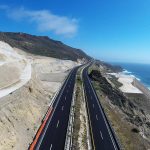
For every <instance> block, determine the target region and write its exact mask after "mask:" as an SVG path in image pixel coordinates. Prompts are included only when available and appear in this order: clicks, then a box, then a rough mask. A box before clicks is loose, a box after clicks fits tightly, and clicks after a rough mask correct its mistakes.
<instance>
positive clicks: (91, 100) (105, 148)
mask: <svg viewBox="0 0 150 150" xmlns="http://www.w3.org/2000/svg"><path fill="white" fill-rule="evenodd" d="M87 70H88V67H86V68H85V69H84V70H83V73H82V78H83V84H84V91H85V95H86V102H87V109H88V115H89V116H88V117H89V123H90V130H91V139H92V146H93V149H95V150H100V149H102V150H119V149H120V147H119V146H118V143H116V139H114V136H113V133H112V132H111V129H110V127H109V125H108V122H107V120H106V118H105V115H104V113H103V110H102V107H101V105H100V102H99V100H98V97H97V95H96V92H95V91H94V89H93V86H92V84H91V81H90V79H89V77H88V74H87Z"/></svg>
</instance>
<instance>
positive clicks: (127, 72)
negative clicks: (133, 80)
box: [123, 69, 132, 74]
mask: <svg viewBox="0 0 150 150" xmlns="http://www.w3.org/2000/svg"><path fill="white" fill-rule="evenodd" d="M123 73H125V74H132V72H131V71H128V70H126V69H124V70H123Z"/></svg>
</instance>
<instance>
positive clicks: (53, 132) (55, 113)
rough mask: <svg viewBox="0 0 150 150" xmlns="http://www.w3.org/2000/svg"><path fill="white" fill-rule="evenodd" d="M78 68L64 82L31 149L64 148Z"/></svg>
mask: <svg viewBox="0 0 150 150" xmlns="http://www.w3.org/2000/svg"><path fill="white" fill-rule="evenodd" d="M78 68H79V67H75V68H74V69H73V70H72V71H71V72H70V74H69V76H68V78H67V79H66V81H65V82H64V84H63V86H62V88H61V90H60V92H59V93H58V95H57V97H56V99H55V101H54V103H53V106H52V113H51V115H50V117H49V118H48V121H47V122H46V125H44V129H43V131H42V133H41V135H40V136H39V138H38V140H37V142H36V144H35V145H33V144H32V146H31V147H30V148H29V150H63V149H64V145H65V139H66V133H67V127H68V121H69V114H70V107H71V102H72V96H73V91H74V85H75V78H76V72H77V70H78Z"/></svg>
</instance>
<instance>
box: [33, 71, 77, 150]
mask: <svg viewBox="0 0 150 150" xmlns="http://www.w3.org/2000/svg"><path fill="white" fill-rule="evenodd" d="M74 69H75V68H73V69H72V70H71V72H70V74H69V76H68V78H67V80H66V82H65V84H64V86H63V89H62V91H61V94H60V95H59V98H58V101H57V103H56V105H55V108H54V111H53V113H52V116H51V118H50V120H49V122H48V123H47V125H46V128H45V130H44V132H43V134H42V135H41V138H40V141H39V144H38V145H37V148H36V150H39V148H40V146H41V144H42V141H43V138H44V136H45V134H46V131H47V129H48V126H49V124H50V122H51V120H52V118H53V115H54V112H55V110H56V108H57V105H58V103H59V101H60V97H61V95H62V94H63V91H64V89H65V87H66V85H67V83H68V80H69V78H70V76H71V75H72V72H73V70H74Z"/></svg>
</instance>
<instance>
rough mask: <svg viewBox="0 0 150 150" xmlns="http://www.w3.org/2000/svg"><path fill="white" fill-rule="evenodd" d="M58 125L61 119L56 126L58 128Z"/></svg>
mask: <svg viewBox="0 0 150 150" xmlns="http://www.w3.org/2000/svg"><path fill="white" fill-rule="evenodd" d="M58 126H59V120H58V122H57V125H56V128H58Z"/></svg>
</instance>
